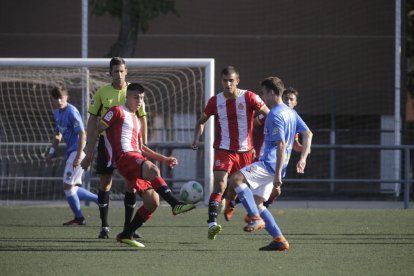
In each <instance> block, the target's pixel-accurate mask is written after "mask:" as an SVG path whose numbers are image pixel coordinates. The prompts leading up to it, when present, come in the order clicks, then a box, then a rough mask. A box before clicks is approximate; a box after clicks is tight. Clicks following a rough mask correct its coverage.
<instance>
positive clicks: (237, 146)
mask: <svg viewBox="0 0 414 276" xmlns="http://www.w3.org/2000/svg"><path fill="white" fill-rule="evenodd" d="M263 106H264V102H263V100H262V99H261V98H260V97H259V96H258V95H256V94H255V93H253V92H251V91H248V90H240V94H239V95H238V96H237V97H236V98H231V99H226V97H225V96H224V93H223V92H221V93H219V94H217V95H215V96H213V97H211V98H210V100H209V101H208V103H207V105H206V107H205V109H204V114H205V115H206V116H207V117H210V116H214V117H215V128H216V130H215V132H216V133H215V139H214V144H213V147H214V148H215V149H224V150H231V151H240V152H243V151H249V150H251V149H252V147H253V144H252V129H253V120H254V111H255V110H260V109H261V108H262V107H263Z"/></svg>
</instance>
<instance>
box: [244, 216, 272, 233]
mask: <svg viewBox="0 0 414 276" xmlns="http://www.w3.org/2000/svg"><path fill="white" fill-rule="evenodd" d="M265 226H266V224H265V222H264V221H263V220H262V218H261V217H260V216H259V215H255V216H254V217H250V222H248V223H247V225H246V226H245V227H244V228H243V230H244V231H245V232H254V231H257V230H260V229H263V228H265Z"/></svg>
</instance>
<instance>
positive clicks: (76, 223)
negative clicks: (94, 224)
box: [63, 217, 86, 226]
mask: <svg viewBox="0 0 414 276" xmlns="http://www.w3.org/2000/svg"><path fill="white" fill-rule="evenodd" d="M85 224H86V220H85V218H84V217H81V218H74V219H72V220H70V221H68V222H65V223H63V226H79V225H85Z"/></svg>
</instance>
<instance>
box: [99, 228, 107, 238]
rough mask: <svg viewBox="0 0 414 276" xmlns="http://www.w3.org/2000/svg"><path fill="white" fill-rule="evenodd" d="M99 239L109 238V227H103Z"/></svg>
mask: <svg viewBox="0 0 414 276" xmlns="http://www.w3.org/2000/svg"><path fill="white" fill-rule="evenodd" d="M98 238H99V239H109V227H102V228H101V232H99V236H98Z"/></svg>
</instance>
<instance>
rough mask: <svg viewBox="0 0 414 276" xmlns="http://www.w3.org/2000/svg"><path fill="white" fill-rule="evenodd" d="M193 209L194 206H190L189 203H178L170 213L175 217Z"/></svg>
mask: <svg viewBox="0 0 414 276" xmlns="http://www.w3.org/2000/svg"><path fill="white" fill-rule="evenodd" d="M195 207H196V206H195V205H194V204H191V203H188V204H186V203H179V204H177V205H175V206H174V207H173V208H172V213H173V215H174V216H176V215H179V214H182V213H185V212H188V211H191V210H193V209H194V208H195Z"/></svg>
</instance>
